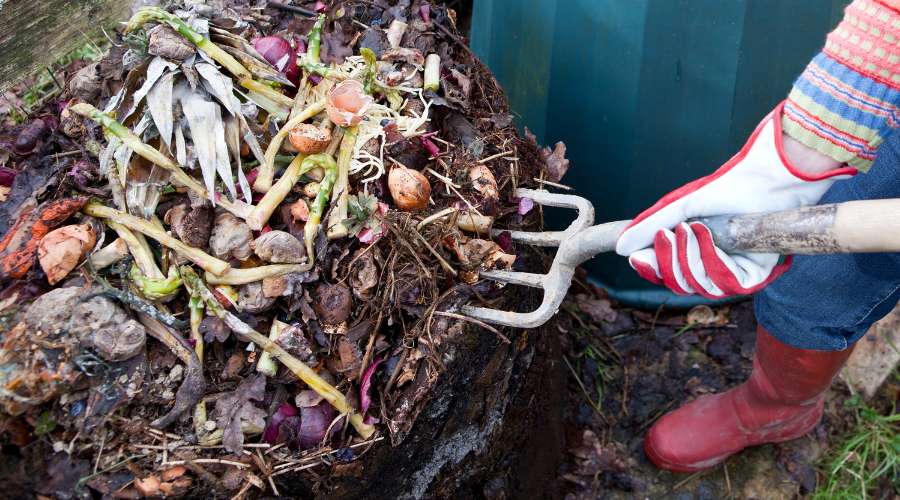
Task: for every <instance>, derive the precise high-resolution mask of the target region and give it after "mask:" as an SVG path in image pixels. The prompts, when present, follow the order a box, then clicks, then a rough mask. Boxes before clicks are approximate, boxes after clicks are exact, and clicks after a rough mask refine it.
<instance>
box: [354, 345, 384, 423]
mask: <svg viewBox="0 0 900 500" xmlns="http://www.w3.org/2000/svg"><path fill="white" fill-rule="evenodd" d="M382 361H384V360H383V359H376V360H375V361H373V362H372V364H371V365H369V367H368V368H366V371H365V373H363V377H362V381H361V382H360V384H359V410H360V413H362V414H363V415H365V414H366V411H368V410H369V406H370V405H371V404H372V396H370V395H369V389H370V388H371V386H372V376H374V375H375V370H376V369H377V368H378V365H380V364H381V362H382Z"/></svg>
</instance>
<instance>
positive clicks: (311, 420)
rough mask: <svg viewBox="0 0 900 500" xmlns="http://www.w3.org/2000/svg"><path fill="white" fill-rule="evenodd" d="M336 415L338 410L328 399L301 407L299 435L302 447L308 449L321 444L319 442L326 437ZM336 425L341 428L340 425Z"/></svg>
mask: <svg viewBox="0 0 900 500" xmlns="http://www.w3.org/2000/svg"><path fill="white" fill-rule="evenodd" d="M336 416H337V411H335V409H334V408H333V407H332V406H331V405H330V404H328V402H327V401H322V402H321V403H319V404H317V405H316V406H310V407H308V408H300V435H299V436H298V437H299V441H300V449H301V450H308V449H310V448H315V447H317V446H319V443H321V442H322V440H323V439H325V433H326V432H327V431H328V426H329V425H331V421H332V420H334V417H336ZM336 427H337V428H340V425H337V426H336Z"/></svg>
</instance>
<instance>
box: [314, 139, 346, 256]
mask: <svg viewBox="0 0 900 500" xmlns="http://www.w3.org/2000/svg"><path fill="white" fill-rule="evenodd" d="M356 138H357V128H356V127H348V128H346V129H344V137H343V139H341V149H340V150H339V151H338V160H337V180H336V181H335V182H334V190H333V192H334V193H336V194H337V203H336V204H335V206H334V208H333V209H332V210H331V214H330V215H329V216H328V239H329V240H335V239H338V238H344V237H346V236H347V234H348V231H347V226H346V225H345V224H344V221H345V220H346V219H347V203H348V199H349V195H350V193H349V192H348V188H349V186H350V160H351V159H352V158H353V149H354V148H355V147H356ZM316 201H318V197H316ZM310 215H312V210H310Z"/></svg>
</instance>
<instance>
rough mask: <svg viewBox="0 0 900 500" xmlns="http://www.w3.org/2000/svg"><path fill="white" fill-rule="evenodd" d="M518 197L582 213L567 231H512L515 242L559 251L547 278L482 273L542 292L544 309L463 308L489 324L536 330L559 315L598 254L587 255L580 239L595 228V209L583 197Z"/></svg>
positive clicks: (528, 193)
mask: <svg viewBox="0 0 900 500" xmlns="http://www.w3.org/2000/svg"><path fill="white" fill-rule="evenodd" d="M515 194H516V196H517V197H519V198H531V199H533V200H534V201H535V203H538V204H540V205H545V206H552V207H563V208H572V209H575V210H577V211H578V216H577V217H576V218H575V220H574V221H572V223H571V224H569V227H568V228H566V229H565V230H563V231H546V232H529V231H510V234H511V236H512V239H513V240H514V241H519V242H522V243H528V244H532V245H539V246H545V247H554V246H555V247H559V249H558V250H557V252H556V257H555V258H554V259H553V264H552V265H551V266H550V270H549V271H548V272H547V273H546V274H536V273H523V272H516V271H485V272H482V273H481V276H482V277H483V278H488V279H492V280H495V281H498V282H501V283H508V284H513V285H524V286H530V287H533V288H542V289H543V290H544V298H543V300H542V302H541V305H540V307H538V308H537V309H535V310H534V311H532V312H528V313H518V312H512V311H501V310H498V309H488V308H484V307H474V306H463V309H462V312H463V313H464V314H466V315H468V316H470V317H472V318H475V319H478V320H481V321H485V322H488V323H494V324H498V325H505V326H513V327H518V328H535V327H538V326H540V325H542V324H544V323H545V322H546V321H547V320H548V319H550V318H551V317H553V315H554V314H556V312H557V310H559V305H560V304H561V303H562V301H563V299H564V298H565V296H566V293H567V291H568V290H569V284H571V282H572V275H573V274H574V273H575V268H576V267H577V266H578V265H579V264H581V263H582V262H583V261H584V260H587V259H588V258H590V257H592V256H593V255H594V254H595V253H596V252H593V253H592V252H591V250H590V249H587V251H586V252H585V251H583V250H585V249H579V247H581V246H582V245H584V244H585V243H586V241H584V238H582V237H580V235H582V234H584V230H585V229H587V228H589V227H591V226H592V225H593V224H594V206H593V205H592V204H591V202H589V201H588V200H586V199H584V198H582V197H580V196H575V195H569V194H557V193H550V192H548V191H544V190H533V189H517V190H516V193H515ZM500 232H502V231H501V230H494V233H495V234H497V233H500ZM587 254H589V255H587Z"/></svg>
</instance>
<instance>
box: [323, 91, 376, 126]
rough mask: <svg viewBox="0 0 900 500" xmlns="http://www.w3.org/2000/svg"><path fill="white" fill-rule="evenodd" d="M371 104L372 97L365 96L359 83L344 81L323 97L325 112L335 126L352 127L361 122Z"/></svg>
mask: <svg viewBox="0 0 900 500" xmlns="http://www.w3.org/2000/svg"><path fill="white" fill-rule="evenodd" d="M372 102H373V101H372V96H370V95H368V94H366V91H365V89H364V88H363V84H362V83H361V82H359V81H358V80H344V81H343V82H341V83H339V84H337V85H335V86H334V87H332V89H331V90H330V91H329V92H328V94H327V95H326V96H325V104H326V106H325V111H326V113H327V114H328V118H329V119H331V121H332V122H334V123H336V124H337V125H340V126H341V127H352V126H354V125H358V124H359V122H361V121H362V119H363V116H365V114H366V112H367V111H368V110H369V108H370V107H371V106H372Z"/></svg>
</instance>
